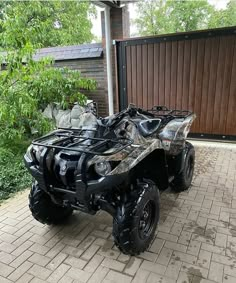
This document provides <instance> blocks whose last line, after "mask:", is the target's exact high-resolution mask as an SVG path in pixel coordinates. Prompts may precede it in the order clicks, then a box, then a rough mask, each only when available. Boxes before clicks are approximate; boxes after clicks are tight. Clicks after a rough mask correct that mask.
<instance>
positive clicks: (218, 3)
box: [92, 0, 228, 38]
mask: <svg viewBox="0 0 236 283" xmlns="http://www.w3.org/2000/svg"><path fill="white" fill-rule="evenodd" d="M208 2H209V3H210V4H211V5H214V6H215V7H216V8H217V9H223V8H225V7H226V5H227V3H228V0H208ZM128 5H129V12H130V19H131V20H132V19H135V18H136V12H135V5H134V4H128ZM96 9H97V18H96V19H93V20H92V22H93V28H92V33H93V34H95V35H96V36H97V37H98V38H101V34H102V32H101V11H102V10H103V9H102V8H99V7H97V6H96ZM135 33H136V28H135V26H134V25H132V24H131V26H130V34H131V35H132V34H135Z"/></svg>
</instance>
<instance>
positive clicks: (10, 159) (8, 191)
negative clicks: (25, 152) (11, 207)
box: [0, 148, 32, 200]
mask: <svg viewBox="0 0 236 283" xmlns="http://www.w3.org/2000/svg"><path fill="white" fill-rule="evenodd" d="M31 180H32V177H31V176H30V175H29V174H28V172H27V170H26V168H25V166H24V164H23V156H22V154H21V153H17V154H14V153H13V152H11V151H10V150H8V149H4V148H0V200H4V199H7V198H9V197H10V196H11V195H12V194H14V193H16V192H18V191H20V190H23V189H25V188H27V187H29V186H30V184H31Z"/></svg>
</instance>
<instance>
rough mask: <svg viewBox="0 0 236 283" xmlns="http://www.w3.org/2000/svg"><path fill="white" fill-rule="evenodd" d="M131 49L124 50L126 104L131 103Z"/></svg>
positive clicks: (128, 47)
mask: <svg viewBox="0 0 236 283" xmlns="http://www.w3.org/2000/svg"><path fill="white" fill-rule="evenodd" d="M131 66H132V65H131V47H130V46H127V48H126V69H127V96H128V102H129V103H130V102H132V100H133V98H132V68H131Z"/></svg>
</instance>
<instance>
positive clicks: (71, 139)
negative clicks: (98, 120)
mask: <svg viewBox="0 0 236 283" xmlns="http://www.w3.org/2000/svg"><path fill="white" fill-rule="evenodd" d="M88 131H90V132H95V133H96V131H97V130H94V129H66V128H59V129H58V130H55V131H54V132H52V133H50V134H48V135H45V136H43V137H41V138H38V139H35V140H34V141H33V142H32V144H33V145H36V146H42V147H46V148H54V149H59V150H66V151H73V152H81V153H86V154H93V155H101V156H109V155H113V154H116V153H118V152H120V151H121V150H123V149H124V148H126V147H127V146H130V145H131V144H132V143H133V141H132V140H131V139H129V138H118V139H106V138H94V137H89V136H85V135H83V134H84V133H86V132H88ZM50 140H52V142H51V143H48V142H50ZM99 149H100V150H99Z"/></svg>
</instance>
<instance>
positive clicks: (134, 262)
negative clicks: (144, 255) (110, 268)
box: [124, 257, 142, 276]
mask: <svg viewBox="0 0 236 283" xmlns="http://www.w3.org/2000/svg"><path fill="white" fill-rule="evenodd" d="M141 263H142V260H141V259H139V258H136V257H131V258H130V261H129V262H128V263H127V264H126V266H125V270H124V273H126V274H128V275H131V276H134V275H135V273H136V272H137V270H138V269H139V266H140V264H141Z"/></svg>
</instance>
